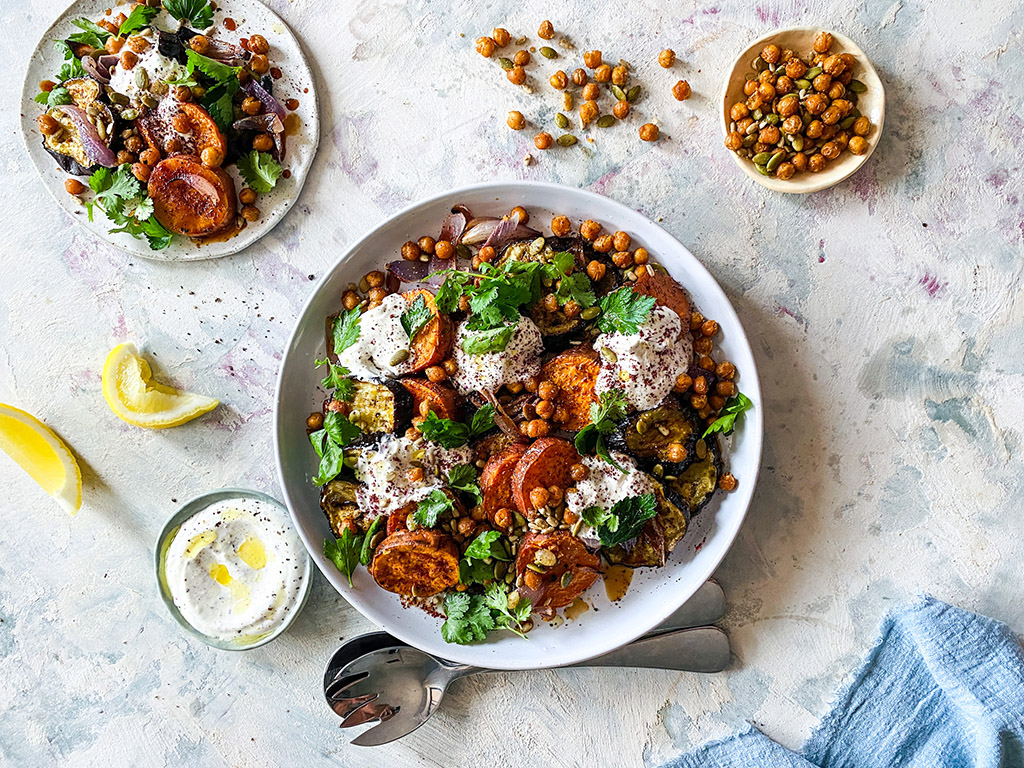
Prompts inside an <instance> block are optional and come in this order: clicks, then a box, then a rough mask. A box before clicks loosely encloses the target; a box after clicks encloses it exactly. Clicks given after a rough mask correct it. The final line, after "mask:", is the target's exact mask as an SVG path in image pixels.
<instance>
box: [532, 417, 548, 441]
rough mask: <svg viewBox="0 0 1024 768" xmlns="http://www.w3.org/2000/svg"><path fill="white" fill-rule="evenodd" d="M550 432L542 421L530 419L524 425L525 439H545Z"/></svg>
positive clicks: (546, 424)
mask: <svg viewBox="0 0 1024 768" xmlns="http://www.w3.org/2000/svg"><path fill="white" fill-rule="evenodd" d="M550 431H551V426H550V425H549V424H548V423H547V422H546V421H544V419H532V420H531V421H529V422H528V423H527V425H526V436H527V437H531V438H535V437H547V435H548V432H550Z"/></svg>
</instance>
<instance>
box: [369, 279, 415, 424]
mask: <svg viewBox="0 0 1024 768" xmlns="http://www.w3.org/2000/svg"><path fill="white" fill-rule="evenodd" d="M366 295H367V297H368V298H369V299H370V303H371V304H373V305H374V306H376V305H378V304H380V303H381V302H382V301H384V299H386V298H387V297H388V292H387V290H385V289H384V288H382V287H381V288H371V289H370V291H369V293H367V294H366ZM427 407H428V408H429V407H430V406H429V405H428V406H427Z"/></svg>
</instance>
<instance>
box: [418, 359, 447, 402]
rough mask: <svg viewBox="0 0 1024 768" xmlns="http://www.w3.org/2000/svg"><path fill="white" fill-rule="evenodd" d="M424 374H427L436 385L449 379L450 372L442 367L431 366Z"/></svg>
mask: <svg viewBox="0 0 1024 768" xmlns="http://www.w3.org/2000/svg"><path fill="white" fill-rule="evenodd" d="M423 373H424V374H426V376H427V378H428V379H430V381H433V382H435V383H437V382H439V381H444V380H445V379H447V378H448V372H447V371H446V370H445V369H444V368H443V367H441V366H440V365H431V366H430V367H428V368H427V369H426V370H425V371H423ZM424 402H426V401H424Z"/></svg>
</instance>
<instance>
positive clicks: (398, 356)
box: [390, 349, 409, 366]
mask: <svg viewBox="0 0 1024 768" xmlns="http://www.w3.org/2000/svg"><path fill="white" fill-rule="evenodd" d="M408 359H409V350H408V349H400V350H398V351H397V352H395V354H393V355H392V356H391V363H390V365H392V366H395V365H399V364H401V363H404V362H405V361H406V360H408Z"/></svg>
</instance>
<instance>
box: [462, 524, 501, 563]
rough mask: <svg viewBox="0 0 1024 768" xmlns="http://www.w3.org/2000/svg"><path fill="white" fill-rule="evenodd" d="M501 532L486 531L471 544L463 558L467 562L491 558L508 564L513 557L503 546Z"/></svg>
mask: <svg viewBox="0 0 1024 768" xmlns="http://www.w3.org/2000/svg"><path fill="white" fill-rule="evenodd" d="M500 539H501V531H484V532H483V533H481V534H480V535H479V536H477V537H476V538H475V539H473V541H471V542H470V544H469V546H468V547H466V551H465V552H463V553H462V556H463V557H465V558H466V559H467V560H485V559H486V558H488V557H490V558H493V559H495V560H502V561H504V562H506V563H507V562H508V561H509V560H511V559H512V558H511V556H510V555H509V554H508V552H507V551H506V550H505V547H503V546H502V545H501V541H500Z"/></svg>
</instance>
